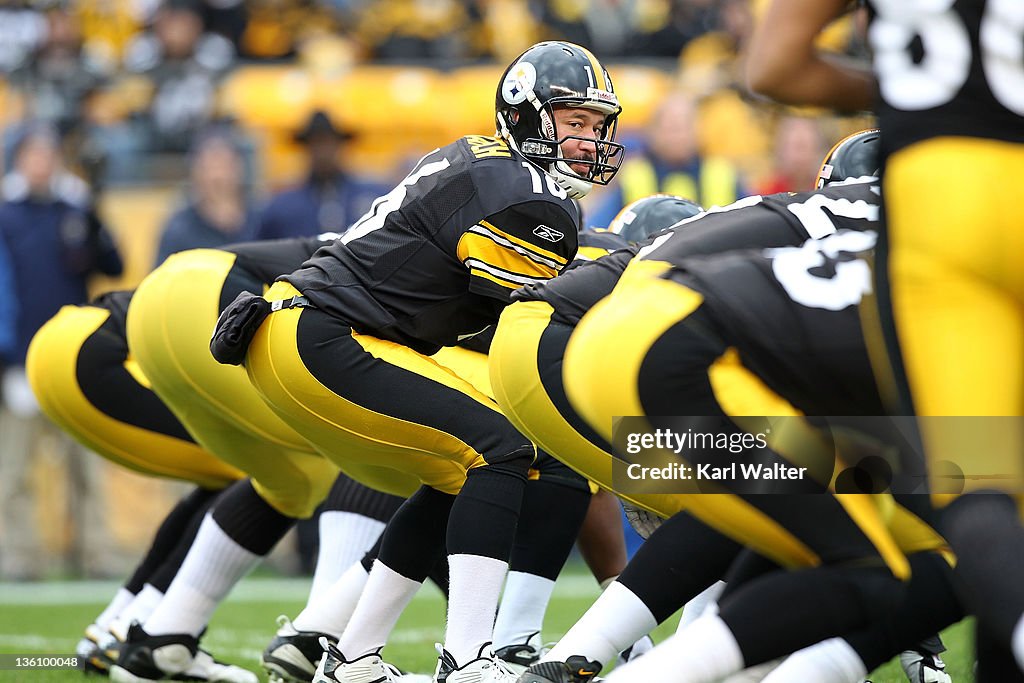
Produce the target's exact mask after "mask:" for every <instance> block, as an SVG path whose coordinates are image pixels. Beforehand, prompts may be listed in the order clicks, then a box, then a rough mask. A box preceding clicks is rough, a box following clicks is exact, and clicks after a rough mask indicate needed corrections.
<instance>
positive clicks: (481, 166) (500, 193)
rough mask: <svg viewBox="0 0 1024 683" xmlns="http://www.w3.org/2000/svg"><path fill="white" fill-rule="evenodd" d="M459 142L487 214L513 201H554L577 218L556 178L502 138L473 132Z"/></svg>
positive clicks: (536, 202)
mask: <svg viewBox="0 0 1024 683" xmlns="http://www.w3.org/2000/svg"><path fill="white" fill-rule="evenodd" d="M458 144H460V145H461V146H462V147H463V149H464V151H465V154H464V157H465V158H467V159H468V160H469V164H468V166H469V173H470V176H471V177H472V179H473V183H474V185H475V186H476V190H477V196H478V197H479V200H480V202H481V204H482V205H483V209H484V211H485V212H486V213H489V214H490V213H497V212H499V211H502V210H503V209H505V208H507V207H509V206H513V205H516V204H527V203H535V204H553V205H555V206H557V207H559V208H560V209H562V210H563V211H564V212H565V213H566V214H568V215H569V216H570V217H571V219H572V220H573V221H574V222H576V221H578V215H579V211H578V209H577V208H576V205H575V204H574V203H573V201H572V200H571V199H569V197H568V195H567V194H566V192H565V190H564V189H562V188H561V187H560V186H559V185H558V183H556V182H555V179H554V178H552V177H551V176H550V175H548V174H547V173H545V172H544V171H542V170H541V169H540V168H538V167H537V166H536V165H535V164H533V163H532V162H530V161H527V160H526V159H525V158H524V157H522V156H521V155H519V154H518V153H516V152H515V151H513V150H510V149H509V148H508V146H507V145H506V144H505V142H504V141H503V140H500V139H497V138H491V137H487V136H483V135H476V136H467V137H464V138H461V139H460V140H459V142H458ZM506 151H507V152H508V154H507V155H506V154H505V153H504V152H506Z"/></svg>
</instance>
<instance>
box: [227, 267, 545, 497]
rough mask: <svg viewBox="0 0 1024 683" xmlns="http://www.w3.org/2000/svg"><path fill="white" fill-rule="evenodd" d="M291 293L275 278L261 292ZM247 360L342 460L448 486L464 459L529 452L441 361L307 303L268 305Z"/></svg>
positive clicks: (283, 407) (273, 397)
mask: <svg viewBox="0 0 1024 683" xmlns="http://www.w3.org/2000/svg"><path fill="white" fill-rule="evenodd" d="M293 292H294V289H292V288H291V287H290V285H287V283H277V284H276V285H275V286H274V288H272V289H271V290H270V292H268V294H267V296H268V298H270V299H272V300H273V299H275V298H283V297H289V296H291V295H292V294H293ZM246 365H247V369H248V371H249V374H250V377H251V379H252V381H253V382H254V384H255V385H256V386H257V388H258V389H259V391H260V393H261V394H262V395H263V396H264V398H265V399H266V400H267V401H268V403H269V404H270V405H272V406H273V407H274V409H275V410H276V411H278V413H279V414H280V415H282V416H284V417H285V418H286V419H287V420H288V421H289V423H290V424H293V425H295V426H296V427H298V428H299V429H300V430H301V431H302V433H303V434H304V435H305V436H306V437H307V438H308V439H309V440H310V441H311V442H312V443H314V444H315V445H316V446H317V447H318V448H319V449H320V450H321V451H322V452H324V453H325V454H327V455H328V456H329V457H331V458H332V459H337V461H338V462H339V463H341V465H342V467H345V464H344V463H346V462H353V463H362V464H366V465H375V466H380V467H390V468H392V469H394V470H397V471H399V472H404V473H407V474H408V475H410V476H414V477H416V478H418V479H419V480H420V481H422V482H423V483H425V484H427V485H429V486H433V487H434V488H438V489H440V490H444V491H448V492H457V491H458V490H459V489H460V488H461V486H462V483H463V482H464V481H465V476H466V472H467V470H468V469H470V468H473V467H479V466H482V465H484V464H494V465H497V464H500V463H501V462H503V461H505V460H513V459H524V458H526V459H527V462H528V461H529V459H532V454H533V447H532V445H530V444H529V442H528V440H527V439H526V438H525V437H524V436H522V435H521V434H519V433H518V432H517V431H516V430H515V429H514V428H513V427H512V425H511V424H510V423H509V422H508V420H507V419H506V418H505V417H504V416H503V415H502V413H501V411H500V410H499V408H498V406H497V404H495V403H494V401H493V400H491V399H490V398H489V397H487V396H486V395H484V394H483V393H481V392H480V391H478V390H477V389H476V388H474V387H473V385H472V384H470V383H469V382H468V381H466V380H465V379H463V378H462V377H460V376H459V375H458V374H456V373H455V372H454V371H452V370H451V369H450V368H448V367H445V366H443V365H440V364H439V363H438V362H437V361H435V360H433V359H431V358H429V357H426V356H423V355H422V354H419V353H416V352H415V351H413V350H412V349H410V348H408V347H406V346H403V345H401V344H395V343H393V342H389V341H385V340H381V339H378V338H376V337H371V336H368V335H361V334H358V333H355V332H353V331H352V330H351V328H349V327H348V326H347V325H345V324H344V323H343V322H341V321H340V320H337V319H336V318H333V317H331V316H329V315H327V314H325V313H323V312H321V311H318V310H315V309H290V310H283V311H279V312H276V313H272V314H271V315H270V316H269V317H268V318H267V320H266V321H265V322H264V323H263V325H262V326H261V327H260V329H259V331H258V332H257V334H256V336H255V337H254V339H253V342H252V345H251V346H250V348H249V354H248V358H247V364H246ZM527 454H529V455H528V456H527ZM523 469H525V467H524V468H523Z"/></svg>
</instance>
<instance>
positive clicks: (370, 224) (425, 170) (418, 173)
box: [341, 149, 451, 244]
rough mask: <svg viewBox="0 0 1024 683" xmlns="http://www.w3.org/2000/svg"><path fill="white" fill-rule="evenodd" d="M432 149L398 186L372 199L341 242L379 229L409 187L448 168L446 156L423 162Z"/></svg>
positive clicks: (396, 207)
mask: <svg viewBox="0 0 1024 683" xmlns="http://www.w3.org/2000/svg"><path fill="white" fill-rule="evenodd" d="M437 151H438V150H436V149H435V150H434V151H433V152H430V154H427V155H426V156H424V157H423V158H422V159H420V160H419V161H418V162H416V167H415V168H414V169H413V171H412V173H410V174H409V175H407V176H405V179H404V180H403V181H402V182H400V183H398V186H397V187H396V188H395V189H393V190H391V192H388V193H387V194H386V195H384V196H383V197H378V198H377V199H375V200H374V202H373V206H371V207H370V210H369V211H367V212H366V213H365V214H363V216H362V218H360V219H359V220H357V221H356V222H355V223H353V224H352V227H351V228H350V229H349V230H348V231H347V232H346V233H345V234H344V235H342V236H341V242H342V244H348V243H349V242H351V241H352V240H357V239H359V238H360V237H363V236H365V235H368V234H369V233H371V232H373V231H374V230H379V229H380V228H383V227H384V221H386V220H387V218H388V215H389V214H390V213H391V212H392V211H394V210H396V209H398V208H399V207H400V206H402V202H404V201H405V196H406V194H407V193H408V191H409V188H410V187H412V186H413V185H415V184H416V183H417V182H419V180H420V179H421V178H426V177H427V176H432V175H434V174H435V173H440V172H441V171H443V170H444V169H446V168H448V167H449V166H450V165H451V164H450V163H449V161H448V159H447V158H444V159H441V160H440V161H432V162H430V163H429V164H424V163H423V162H424V160H425V159H426V158H427V157H429V156H430V155H431V154H433V153H434V152H437Z"/></svg>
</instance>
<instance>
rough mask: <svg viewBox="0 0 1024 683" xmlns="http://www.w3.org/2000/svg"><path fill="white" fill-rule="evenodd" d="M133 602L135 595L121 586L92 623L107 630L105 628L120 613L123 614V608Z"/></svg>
mask: <svg viewBox="0 0 1024 683" xmlns="http://www.w3.org/2000/svg"><path fill="white" fill-rule="evenodd" d="M133 600H135V593H132V592H131V591H130V590H128V589H127V588H124V587H123V586H122V587H121V588H119V589H118V590H117V593H116V594H115V595H114V599H113V600H111V601H110V604H109V605H107V608H106V609H105V610H103V611H102V612H100V615H99V616H98V617H96V620H95V621H94V622H93V623H94V624H96V625H97V626H99V627H100V628H104V629H105V628H107V626H109V625H110V622H112V621H113V620H114V619H116V618H117V617H118V615H120V614H121V612H123V611H124V610H125V608H126V607H128V605H130V604H131V603H132V601H133Z"/></svg>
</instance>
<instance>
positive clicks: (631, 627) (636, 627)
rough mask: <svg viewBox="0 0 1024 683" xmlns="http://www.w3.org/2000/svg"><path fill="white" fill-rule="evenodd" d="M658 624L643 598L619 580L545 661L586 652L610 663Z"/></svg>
mask: <svg viewBox="0 0 1024 683" xmlns="http://www.w3.org/2000/svg"><path fill="white" fill-rule="evenodd" d="M657 625H658V622H657V621H656V620H655V619H654V615H653V614H651V610H649V609H648V608H647V605H645V604H644V602H643V600H641V599H640V598H638V597H637V596H636V593H634V592H633V591H631V590H629V589H628V588H626V587H625V586H623V585H622V584H621V583H619V582H618V581H615V582H614V583H612V585H610V586H608V588H606V589H605V590H604V592H603V593H601V595H600V597H598V599H597V601H596V602H594V604H593V605H591V606H590V609H588V610H587V611H586V613H585V614H584V615H583V616H582V617H580V619H579V621H577V622H576V624H575V625H574V626H573V627H572V628H571V629H569V632H568V633H566V634H565V636H564V637H563V638H562V639H561V640H560V641H558V643H557V644H556V645H555V646H554V647H553V648H552V649H551V651H550V652H548V653H547V654H545V655H544V656H543V658H542V660H543V661H560V662H564V661H565V660H566V659H567V658H569V657H572V656H573V655H582V656H584V657H586V658H587V659H596V660H597V661H599V662H601V664H610V663H611V662H613V661H615V658H616V657H617V656H618V654H619V653H620V652H622V651H623V650H625V649H626V648H627V647H629V646H630V645H632V644H633V643H635V642H636V641H637V639H638V638H640V636H643V635H644V634H646V633H649V632H650V631H652V630H653V629H654V627H655V626H657ZM649 654H650V653H648V654H645V655H644V656H643V657H640V659H643V658H644V657H647V656H648V655H649Z"/></svg>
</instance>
